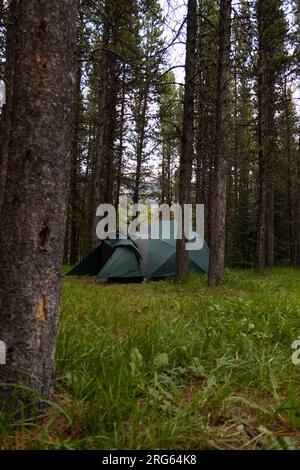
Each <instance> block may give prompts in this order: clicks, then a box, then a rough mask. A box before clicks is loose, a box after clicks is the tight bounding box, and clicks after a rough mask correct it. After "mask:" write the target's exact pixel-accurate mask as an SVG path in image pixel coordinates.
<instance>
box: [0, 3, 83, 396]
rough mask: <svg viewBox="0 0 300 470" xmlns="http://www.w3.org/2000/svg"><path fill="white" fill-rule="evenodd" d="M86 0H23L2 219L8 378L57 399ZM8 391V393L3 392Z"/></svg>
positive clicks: (0, 304) (1, 288)
mask: <svg viewBox="0 0 300 470" xmlns="http://www.w3.org/2000/svg"><path fill="white" fill-rule="evenodd" d="M76 5H77V1H76V0H26V2H25V1H20V2H19V11H18V15H17V21H16V23H15V31H14V35H15V38H16V40H15V43H14V55H15V68H14V89H13V95H12V114H11V134H10V135H11V138H10V146H9V159H8V173H7V185H6V193H5V199H4V203H3V207H2V213H1V219H0V259H1V270H0V332H1V340H3V341H4V342H5V343H6V346H7V358H6V365H2V366H1V367H0V381H1V382H13V383H21V384H25V385H27V386H29V387H33V388H35V389H36V390H38V391H39V392H41V393H42V394H43V395H45V396H46V397H51V394H52V391H53V383H54V354H55V346H56V339H57V331H58V319H59V307H60V295H59V284H60V267H61V261H62V254H63V240H64V230H65V215H66V196H67V189H68V174H69V155H70V148H69V140H70V133H71V129H70V128H71V113H72V109H73V103H72V101H73V89H74V81H75V71H74V69H75V66H74V65H75V63H74V54H73V53H74V47H75V37H76V31H75V29H76V28H75V26H76ZM1 393H2V395H3V393H4V390H3V389H2V392H1Z"/></svg>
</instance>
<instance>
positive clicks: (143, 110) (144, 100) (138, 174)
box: [133, 85, 149, 204]
mask: <svg viewBox="0 0 300 470" xmlns="http://www.w3.org/2000/svg"><path fill="white" fill-rule="evenodd" d="M148 94H149V86H148V85H146V87H145V89H142V90H141V93H140V98H139V103H140V110H139V111H138V116H137V135H138V140H137V149H136V170H135V179H134V190H133V203H134V204H137V203H138V202H139V196H140V186H141V178H142V164H143V150H144V142H145V135H146V124H147V116H146V114H147V104H148Z"/></svg>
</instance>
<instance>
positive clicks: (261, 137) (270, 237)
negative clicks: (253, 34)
mask: <svg viewBox="0 0 300 470" xmlns="http://www.w3.org/2000/svg"><path fill="white" fill-rule="evenodd" d="M277 7H278V5H277V4H276V2H270V1H266V0H257V22H258V80H257V87H258V144H259V207H258V227H257V242H256V270H257V271H259V272H260V271H262V270H263V269H264V268H265V267H266V266H268V267H271V266H273V264H274V187H273V186H274V182H273V152H274V145H275V138H274V132H275V131H274V117H275V107H274V103H275V82H276V71H277V66H276V61H277V57H276V47H278V46H276V47H275V46H274V40H275V39H276V38H275V39H274V24H273V23H274V22H275V21H276V18H277V16H276V8H277ZM275 24H276V23H275ZM276 40H277V39H276ZM277 42H278V41H277Z"/></svg>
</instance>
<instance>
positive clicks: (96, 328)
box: [0, 268, 300, 449]
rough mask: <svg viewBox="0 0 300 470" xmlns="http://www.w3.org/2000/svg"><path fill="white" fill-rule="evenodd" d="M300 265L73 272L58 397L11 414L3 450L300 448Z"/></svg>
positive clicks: (0, 431)
mask: <svg viewBox="0 0 300 470" xmlns="http://www.w3.org/2000/svg"><path fill="white" fill-rule="evenodd" d="M299 305H300V291H299V273H298V272H297V271H296V270H292V269H284V268H281V269H278V268H277V269H273V270H270V271H267V272H265V273H264V274H262V275H259V276H258V275H257V274H255V273H253V272H252V271H250V270H248V271H238V270H232V271H230V272H229V273H228V276H227V280H226V282H225V283H224V284H223V286H222V287H218V288H216V289H214V290H210V289H208V288H207V287H206V278H205V277H204V276H203V277H199V276H197V275H190V276H189V277H188V278H187V279H186V280H184V281H182V282H175V281H161V282H152V283H149V284H146V285H145V284H130V285H114V284H108V285H102V284H99V283H97V282H95V281H94V280H93V279H89V278H87V279H83V280H82V279H76V278H75V279H74V278H65V279H64V282H63V310H62V321H61V333H60V338H59V343H58V349H57V386H56V394H55V398H54V402H53V404H51V406H50V407H49V408H48V409H47V410H44V411H43V412H41V411H38V410H36V412H35V413H34V414H32V415H31V416H30V418H25V417H24V416H25V413H22V411H19V412H18V417H17V418H16V410H14V412H13V413H12V412H11V413H9V412H6V413H4V412H2V414H1V415H0V447H1V448H2V449H11V448H19V449H20V448H26V449H42V448H48V449H99V448H100V449H101V448H102V449H140V448H142V449H149V448H162V449H165V448H177V449H232V448H234V449H241V448H242V449H262V448H263V449H291V448H299V431H298V426H299V417H298V413H299V394H298V391H299V385H300V369H299V366H298V367H297V366H295V365H293V364H292V361H291V354H292V350H291V343H292V342H293V341H294V340H295V338H297V337H298V336H299V328H300V326H299V318H300V307H299Z"/></svg>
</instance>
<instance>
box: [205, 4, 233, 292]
mask: <svg viewBox="0 0 300 470" xmlns="http://www.w3.org/2000/svg"><path fill="white" fill-rule="evenodd" d="M230 36H231V0H221V3H220V19H219V56H218V85H217V105H216V154H215V162H214V176H213V187H212V199H211V201H212V203H211V220H210V262H209V273H208V283H209V285H210V286H215V285H217V284H219V283H220V282H221V281H222V280H223V278H224V274H225V233H226V230H225V229H226V227H225V224H226V185H227V171H228V170H227V169H228V162H227V158H228V148H227V147H228V143H227V133H228V129H227V117H228V93H229V68H230Z"/></svg>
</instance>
